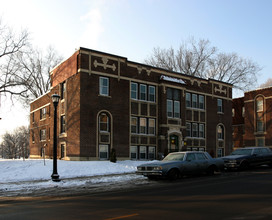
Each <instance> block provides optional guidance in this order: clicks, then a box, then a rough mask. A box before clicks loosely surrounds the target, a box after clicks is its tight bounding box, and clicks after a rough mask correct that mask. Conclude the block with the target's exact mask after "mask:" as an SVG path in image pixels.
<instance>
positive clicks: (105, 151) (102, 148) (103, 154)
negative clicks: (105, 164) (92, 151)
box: [99, 145, 109, 160]
mask: <svg viewBox="0 0 272 220" xmlns="http://www.w3.org/2000/svg"><path fill="white" fill-rule="evenodd" d="M99 158H100V159H101V160H107V159H108V158H109V145H99Z"/></svg>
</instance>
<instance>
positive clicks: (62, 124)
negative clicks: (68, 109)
mask: <svg viewBox="0 0 272 220" xmlns="http://www.w3.org/2000/svg"><path fill="white" fill-rule="evenodd" d="M65 132H66V121H65V115H62V116H61V117H60V133H65Z"/></svg>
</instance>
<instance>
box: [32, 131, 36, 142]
mask: <svg viewBox="0 0 272 220" xmlns="http://www.w3.org/2000/svg"><path fill="white" fill-rule="evenodd" d="M31 134H32V143H35V134H34V131H33V130H32V132H31Z"/></svg>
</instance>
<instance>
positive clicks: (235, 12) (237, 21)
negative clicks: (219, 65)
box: [0, 0, 272, 135]
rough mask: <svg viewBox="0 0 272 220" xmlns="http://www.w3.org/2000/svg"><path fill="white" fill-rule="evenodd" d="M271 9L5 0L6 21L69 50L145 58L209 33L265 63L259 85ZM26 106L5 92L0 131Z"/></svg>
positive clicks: (159, 0) (114, 0)
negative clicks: (156, 50)
mask: <svg viewBox="0 0 272 220" xmlns="http://www.w3.org/2000/svg"><path fill="white" fill-rule="evenodd" d="M271 10H272V1H270V0H8V1H7V0H0V17H2V22H4V23H5V24H7V25H9V26H10V27H13V28H14V30H21V29H28V31H29V32H30V34H31V40H32V42H33V44H34V45H36V46H37V47H39V48H41V49H43V48H46V47H47V46H48V45H52V46H54V47H55V48H56V49H57V51H58V52H59V53H60V54H62V55H63V56H64V57H65V58H68V57H69V56H70V55H72V54H73V52H74V51H75V49H76V48H79V47H86V48H90V49H95V50H99V51H103V52H107V53H112V54H116V55H120V56H123V57H127V58H128V59H129V60H131V61H136V62H143V60H144V59H146V58H147V57H148V56H149V55H150V54H151V53H152V50H153V48H154V47H157V46H159V47H161V48H169V47H171V46H172V47H173V48H177V47H178V46H179V45H180V44H181V43H182V42H183V41H186V40H188V39H189V38H190V37H194V38H195V39H196V40H198V39H208V40H210V42H211V45H212V46H216V47H217V48H218V49H219V50H220V51H222V52H229V53H231V52H236V53H238V55H240V56H242V57H244V58H250V59H252V60H254V61H255V62H257V63H258V64H259V65H260V66H262V67H263V69H262V71H261V75H260V77H259V78H258V82H256V87H258V85H259V84H261V83H264V82H265V81H266V80H267V79H268V78H269V77H271V78H272V75H271V73H272V44H271V39H272V26H271V21H272V12H271ZM28 111H29V110H28V109H27V110H21V108H20V106H19V105H18V104H16V106H15V107H14V106H13V107H11V106H10V104H8V102H6V101H5V100H4V98H3V97H2V101H1V108H0V117H1V118H2V120H1V121H0V135H1V134H2V133H3V132H4V131H5V130H6V129H8V130H11V129H13V128H15V127H17V126H20V125H24V124H28V114H29V113H28Z"/></svg>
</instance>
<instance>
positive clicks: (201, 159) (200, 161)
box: [196, 152, 209, 172]
mask: <svg viewBox="0 0 272 220" xmlns="http://www.w3.org/2000/svg"><path fill="white" fill-rule="evenodd" d="M196 158H197V169H198V170H199V171H200V172H203V171H206V170H207V169H208V167H209V161H208V158H207V157H206V156H205V154H204V153H201V152H199V153H196Z"/></svg>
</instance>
